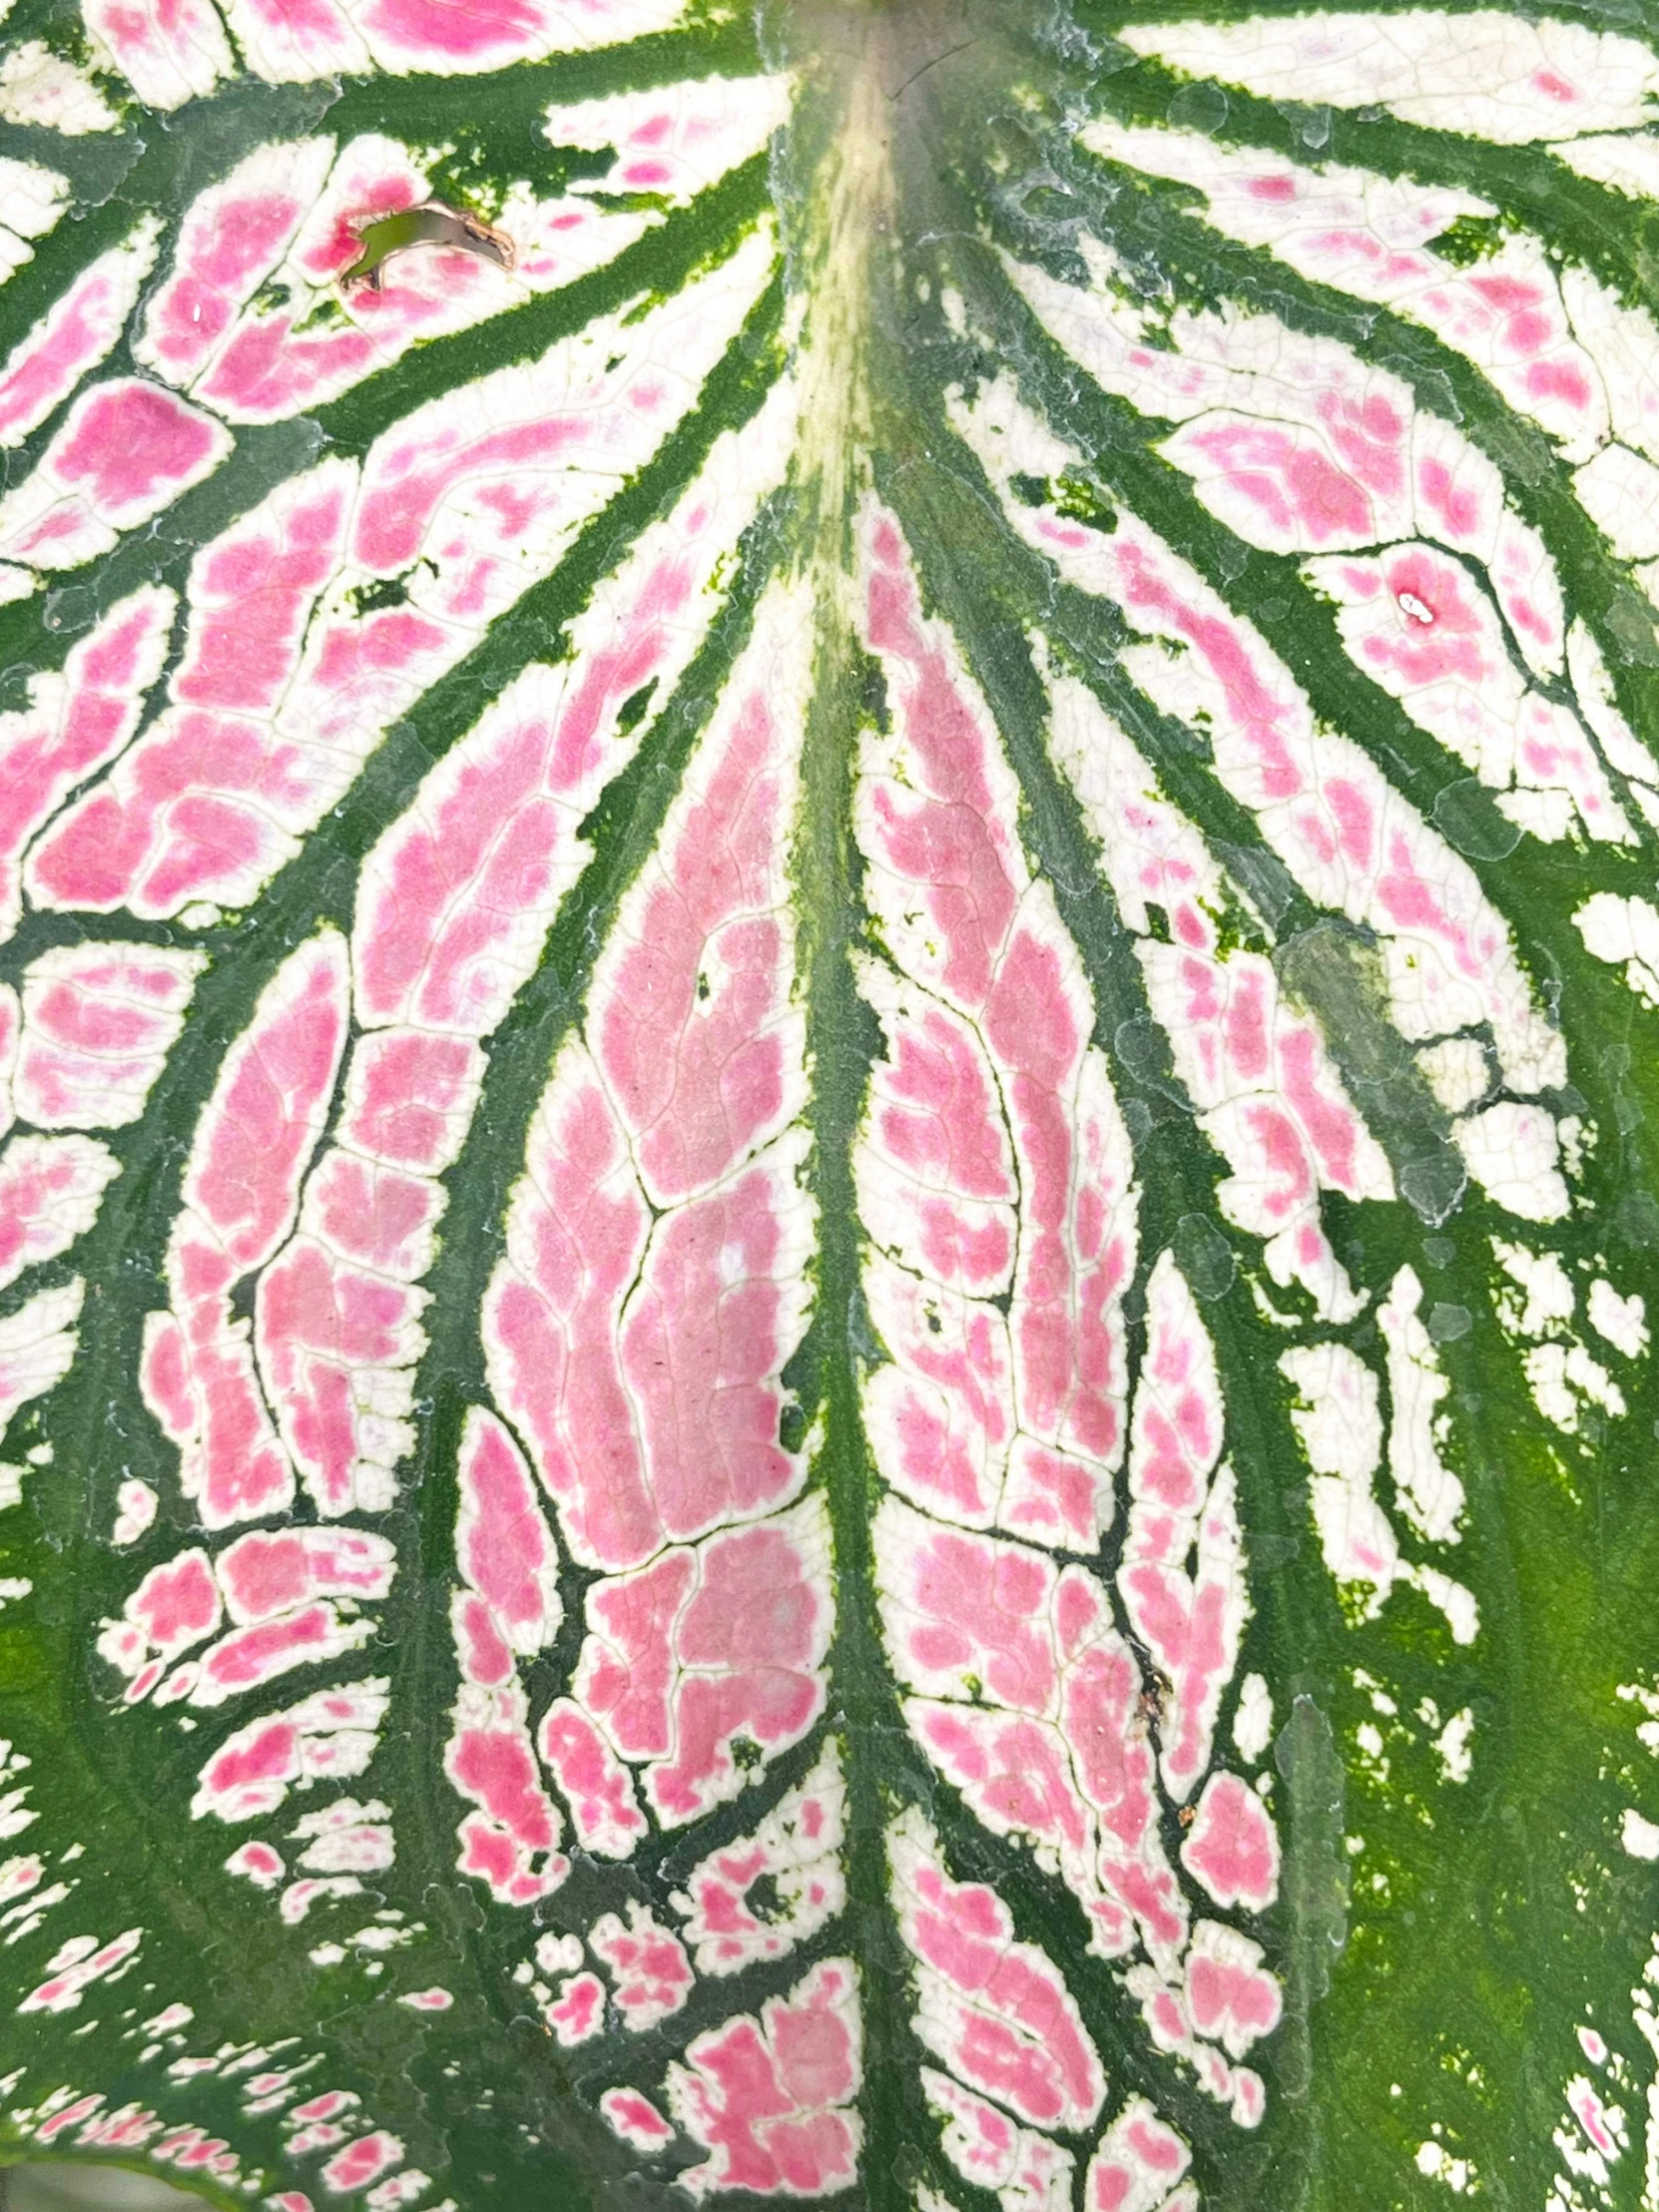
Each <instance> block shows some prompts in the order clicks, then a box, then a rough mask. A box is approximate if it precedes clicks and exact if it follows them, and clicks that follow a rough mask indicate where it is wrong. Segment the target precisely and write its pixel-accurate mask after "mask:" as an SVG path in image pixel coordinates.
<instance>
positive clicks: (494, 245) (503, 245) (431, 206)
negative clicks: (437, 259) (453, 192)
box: [339, 200, 516, 291]
mask: <svg viewBox="0 0 1659 2212" xmlns="http://www.w3.org/2000/svg"><path fill="white" fill-rule="evenodd" d="M357 239H358V243H359V244H360V246H361V247H362V252H361V253H360V254H359V255H358V256H357V259H356V260H355V261H354V262H353V263H352V264H351V267H350V268H349V269H348V270H346V271H345V272H344V273H343V275H342V276H341V277H340V280H339V283H340V289H341V291H355V290H356V289H357V288H358V287H359V286H361V287H364V288H366V289H367V290H369V291H378V290H379V289H380V288H381V284H382V282H383V277H384V271H385V266H386V264H387V262H389V261H390V260H391V258H392V256H393V255H394V254H406V253H408V252H409V251H410V250H411V249H412V248H414V247H420V246H437V247H442V246H453V247H458V248H459V249H460V251H461V252H462V253H463V254H477V255H478V256H480V257H481V258H482V259H483V260H484V261H487V262H493V263H494V264H495V266H496V267H497V268H498V269H511V268H512V266H513V263H514V260H515V259H516V249H515V248H514V246H513V242H512V240H511V239H510V238H509V237H508V236H507V234H506V232H505V231H498V230H496V229H495V227H494V226H493V224H489V223H486V222H485V221H484V220H483V218H482V217H481V216H476V215H467V214H466V213H464V212H463V211H462V210H460V209H456V208H446V207H445V206H444V204H443V202H442V201H441V200H428V201H426V202H425V203H424V205H423V206H421V207H418V208H403V209H400V210H399V211H398V213H397V214H396V215H383V216H376V217H375V218H374V219H373V220H372V221H371V222H367V223H365V224H364V225H363V226H362V228H361V230H359V232H358V233H357Z"/></svg>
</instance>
